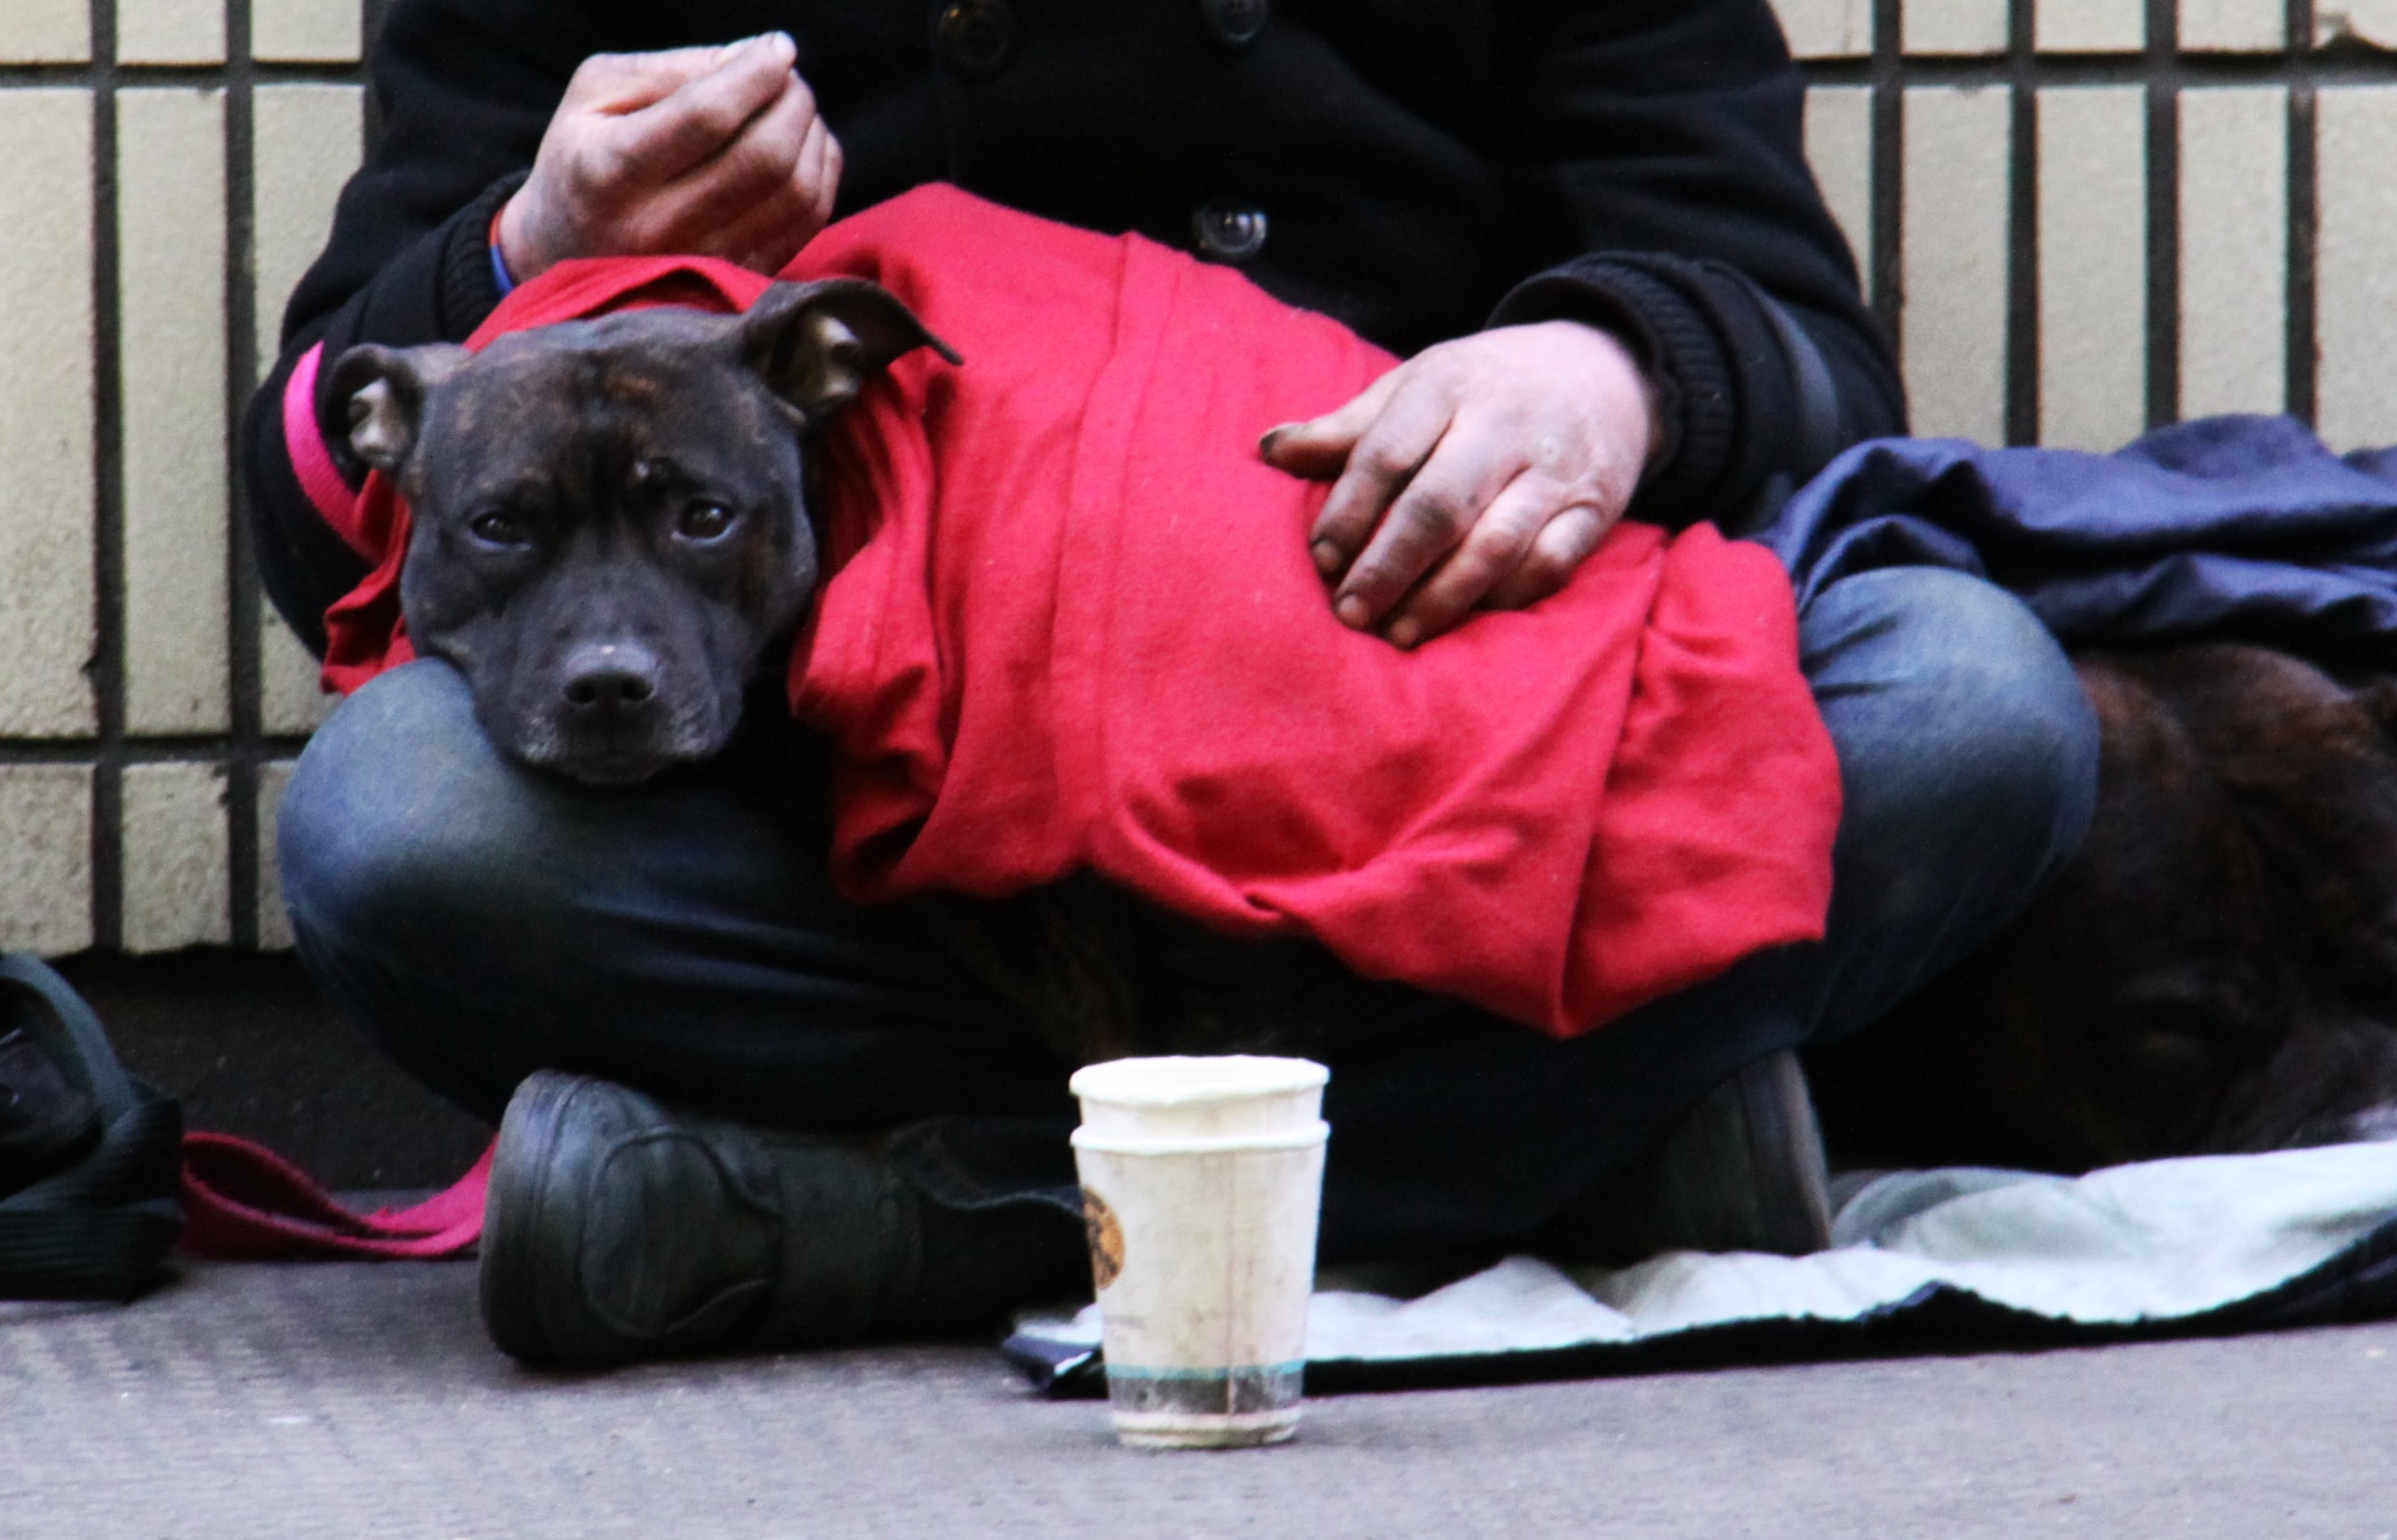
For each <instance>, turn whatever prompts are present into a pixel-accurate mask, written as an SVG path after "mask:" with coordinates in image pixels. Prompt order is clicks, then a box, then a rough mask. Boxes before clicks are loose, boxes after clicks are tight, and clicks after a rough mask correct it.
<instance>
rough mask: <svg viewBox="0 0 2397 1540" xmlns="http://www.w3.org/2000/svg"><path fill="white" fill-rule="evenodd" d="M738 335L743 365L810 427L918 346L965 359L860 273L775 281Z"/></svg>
mask: <svg viewBox="0 0 2397 1540" xmlns="http://www.w3.org/2000/svg"><path fill="white" fill-rule="evenodd" d="M738 335H739V338H740V347H741V362H742V363H743V364H745V365H748V366H749V367H750V368H752V369H754V370H756V371H757V373H758V375H759V377H760V378H762V379H764V380H765V382H766V388H767V389H768V390H770V391H772V392H774V393H775V394H776V395H778V396H780V397H781V398H782V399H783V400H784V401H786V402H788V403H790V405H791V406H793V407H795V408H796V409H798V411H799V414H800V416H801V417H802V418H804V419H806V421H807V423H808V425H809V426H811V427H813V426H818V425H821V424H822V423H823V422H824V421H825V420H826V419H828V418H830V417H831V416H832V415H833V414H834V413H836V412H838V411H839V410H840V409H841V408H843V407H845V406H847V405H848V404H849V403H850V402H852V401H854V400H856V399H857V398H858V392H859V391H862V390H864V389H865V383H866V381H868V380H870V379H872V378H873V377H874V376H875V375H877V374H880V373H881V372H882V371H883V370H884V369H885V368H888V367H889V366H890V363H891V361H892V360H893V359H896V358H899V357H901V356H903V355H905V354H908V353H912V352H913V351H914V350H915V349H917V348H919V347H928V348H931V349H932V350H933V351H934V352H936V353H938V354H940V356H941V357H942V358H944V359H947V360H948V361H949V362H950V363H951V364H962V363H964V362H965V361H964V360H963V359H961V358H959V357H958V356H957V352H956V350H955V349H953V348H951V347H950V346H949V344H947V343H946V342H943V341H941V340H940V338H937V337H935V336H933V335H932V333H931V332H929V331H927V330H925V328H924V323H923V322H921V321H919V320H917V319H916V318H915V312H914V311H911V310H909V309H908V308H907V307H906V306H905V305H903V304H901V303H900V302H899V299H898V296H896V295H894V294H892V293H891V292H890V291H889V290H888V289H886V288H884V287H883V286H882V285H881V284H869V283H867V282H866V281H865V280H863V279H861V278H831V279H825V280H823V281H822V282H820V283H814V284H775V285H774V286H773V287H771V288H769V289H767V290H766V292H765V293H763V294H761V295H759V296H758V297H757V303H756V304H754V305H752V306H750V307H749V311H748V313H747V314H745V315H743V316H742V317H741V325H740V331H739V334H738Z"/></svg>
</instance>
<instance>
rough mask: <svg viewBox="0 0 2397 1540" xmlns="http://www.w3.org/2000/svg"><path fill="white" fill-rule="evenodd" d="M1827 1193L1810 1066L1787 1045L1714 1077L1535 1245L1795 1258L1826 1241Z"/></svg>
mask: <svg viewBox="0 0 2397 1540" xmlns="http://www.w3.org/2000/svg"><path fill="white" fill-rule="evenodd" d="M1829 1191H1830V1183H1829V1176H1828V1173H1827V1171H1826V1169H1825V1166H1824V1160H1823V1136H1822V1131H1821V1130H1820V1128H1819V1127H1817V1126H1816V1124H1815V1121H1814V1102H1813V1098H1812V1097H1811V1095H1810V1094H1808V1092H1807V1086H1806V1071H1805V1070H1804V1069H1803V1068H1801V1067H1799V1064H1798V1056H1797V1055H1796V1054H1794V1053H1791V1052H1788V1051H1787V1050H1784V1051H1782V1052H1779V1053H1773V1054H1768V1055H1766V1056H1765V1057H1764V1058H1762V1059H1759V1060H1757V1062H1756V1063H1755V1064H1752V1065H1750V1066H1749V1067H1747V1068H1745V1069H1743V1070H1741V1071H1740V1072H1739V1073H1737V1074H1735V1075H1733V1076H1731V1077H1730V1079H1729V1080H1726V1081H1724V1082H1723V1083H1722V1084H1721V1085H1719V1086H1717V1087H1715V1089H1714V1090H1713V1091H1712V1092H1710V1093H1708V1094H1707V1095H1706V1096H1705V1098H1704V1099H1703V1100H1702V1101H1700V1102H1699V1103H1698V1105H1697V1106H1695V1107H1693V1108H1691V1109H1690V1110H1689V1112H1687V1113H1686V1114H1684V1115H1683V1116H1682V1119H1681V1121H1679V1122H1678V1123H1676V1124H1675V1126H1674V1129H1673V1131H1672V1132H1671V1133H1669V1134H1667V1135H1666V1136H1665V1138H1664V1141H1663V1142H1662V1143H1661V1144H1659V1145H1658V1146H1657V1147H1656V1148H1654V1149H1652V1150H1650V1151H1649V1152H1648V1154H1647V1155H1646V1156H1645V1157H1643V1158H1642V1159H1641V1160H1640V1161H1639V1163H1638V1164H1636V1165H1634V1166H1633V1167H1631V1169H1629V1170H1628V1171H1625V1172H1624V1173H1622V1174H1621V1175H1619V1176H1616V1177H1615V1178H1613V1179H1612V1180H1610V1181H1607V1182H1604V1183H1602V1184H1601V1185H1600V1186H1599V1187H1598V1188H1597V1189H1596V1190H1595V1191H1593V1192H1592V1193H1591V1194H1590V1195H1589V1196H1588V1197H1586V1198H1584V1199H1582V1200H1581V1201H1580V1202H1577V1203H1575V1204H1574V1205H1573V1207H1572V1208H1571V1209H1569V1210H1567V1211H1566V1213H1565V1214H1564V1215H1563V1216H1561V1217H1560V1218H1558V1219H1556V1220H1554V1221H1552V1222H1551V1223H1550V1224H1549V1225H1547V1226H1546V1227H1544V1228H1543V1229H1542V1230H1541V1232H1540V1233H1539V1236H1538V1237H1536V1241H1535V1244H1536V1245H1537V1247H1538V1249H1539V1250H1540V1251H1542V1252H1545V1253H1547V1254H1549V1255H1551V1256H1557V1257H1558V1258H1559V1259H1561V1260H1566V1261H1594V1262H1606V1263H1610V1264H1615V1265H1621V1264H1624V1263H1629V1262H1636V1261H1640V1260H1642V1259H1644V1258H1646V1257H1648V1256H1655V1255H1657V1254H1658V1253H1660V1252H1668V1251H1698V1252H1772V1253H1778V1254H1779V1255H1781V1256H1805V1255H1806V1254H1807V1253H1809V1252H1817V1251H1821V1250H1823V1249H1824V1248H1825V1247H1827V1246H1829V1245H1830V1244H1831V1202H1830V1197H1829Z"/></svg>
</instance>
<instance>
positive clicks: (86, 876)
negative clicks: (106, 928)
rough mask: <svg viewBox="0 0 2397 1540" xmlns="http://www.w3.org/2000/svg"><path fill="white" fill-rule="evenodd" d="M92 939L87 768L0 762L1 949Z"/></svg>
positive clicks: (81, 943)
mask: <svg viewBox="0 0 2397 1540" xmlns="http://www.w3.org/2000/svg"><path fill="white" fill-rule="evenodd" d="M91 944H92V770H91V768H90V767H89V766H85V765H6V766H0V949H4V950H9V951H25V952H40V953H44V954H48V955H52V956H55V955H56V954H58V953H61V952H79V951H81V950H82V949H84V948H85V947H88V946H90V945H91Z"/></svg>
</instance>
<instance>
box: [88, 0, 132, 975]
mask: <svg viewBox="0 0 2397 1540" xmlns="http://www.w3.org/2000/svg"><path fill="white" fill-rule="evenodd" d="M91 21H92V63H91V65H90V66H89V67H88V68H87V69H86V71H85V76H84V78H85V81H86V83H87V84H88V86H89V88H90V90H91V92H92V223H93V230H92V300H93V338H92V346H93V361H92V362H93V384H94V391H93V417H94V421H93V430H94V431H93V448H94V456H95V465H94V468H93V470H94V478H93V480H94V489H95V493H96V495H97V503H96V507H95V527H94V535H93V581H94V583H95V590H94V595H93V608H94V620H95V627H96V631H97V635H96V637H95V640H96V642H97V645H96V647H95V649H94V654H93V659H92V673H91V678H92V689H93V695H94V700H95V705H96V708H97V717H98V720H97V723H96V726H97V729H98V732H97V737H96V740H95V743H93V744H92V747H91V751H90V757H91V760H92V766H93V774H92V856H91V859H92V941H93V944H94V945H95V946H97V947H103V948H114V947H116V946H118V945H119V944H120V943H121V942H122V941H123V935H124V839H123V823H124V776H123V767H124V672H125V643H124V571H125V532H124V382H123V373H122V370H121V366H120V365H121V364H122V362H123V361H122V358H121V344H122V342H123V335H124V327H123V306H122V304H121V302H120V297H119V287H120V283H119V280H120V275H121V273H122V271H123V261H122V257H121V252H120V249H119V245H118V238H117V236H118V230H117V196H118V179H117V72H116V66H115V60H116V55H117V7H116V0H92V9H91Z"/></svg>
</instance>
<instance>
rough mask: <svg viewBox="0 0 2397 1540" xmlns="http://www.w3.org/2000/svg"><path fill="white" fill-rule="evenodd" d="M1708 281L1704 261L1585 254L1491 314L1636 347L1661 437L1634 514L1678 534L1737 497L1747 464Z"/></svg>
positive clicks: (1500, 320) (1519, 288) (1528, 284)
mask: <svg viewBox="0 0 2397 1540" xmlns="http://www.w3.org/2000/svg"><path fill="white" fill-rule="evenodd" d="M1702 276H1703V275H1702V274H1701V273H1700V272H1699V271H1698V269H1697V264H1694V263H1690V262H1684V261H1679V260H1677V259H1675V258H1671V257H1647V256H1629V255H1622V256H1617V255H1607V256H1598V257H1583V258H1581V259H1579V260H1577V261H1574V262H1570V263H1567V264H1566V265H1565V266H1563V267H1558V268H1551V269H1550V270H1549V271H1547V272H1545V273H1540V274H1538V275H1536V276H1535V277H1533V278H1530V279H1528V280H1526V281H1525V282H1523V283H1522V284H1518V285H1516V287H1515V288H1514V289H1513V291H1512V292H1511V293H1509V294H1508V295H1507V296H1506V298H1504V299H1502V300H1500V301H1499V302H1498V307H1497V309H1496V310H1495V311H1492V312H1491V315H1490V324H1491V325H1492V326H1515V325H1521V324H1524V323H1526V322H1532V321H1559V320H1569V321H1581V322H1584V323H1586V324H1588V325H1592V326H1596V327H1600V328H1603V329H1604V330H1606V331H1608V332H1611V333H1613V334H1614V335H1615V336H1616V337H1618V338H1621V340H1622V342H1623V345H1624V346H1626V347H1628V348H1629V349H1631V353H1632V356H1633V358H1634V359H1635V360H1636V361H1637V362H1638V363H1639V365H1640V367H1641V368H1642V369H1643V370H1645V371H1646V372H1647V374H1648V378H1649V380H1650V381H1652V382H1653V383H1654V385H1655V387H1656V400H1657V410H1658V412H1659V414H1660V415H1661V417H1662V419H1663V421H1662V424H1661V426H1662V428H1663V441H1662V443H1661V444H1660V445H1659V446H1658V448H1657V452H1656V456H1655V458H1654V459H1653V460H1651V461H1650V462H1649V464H1648V473H1647V474H1646V475H1644V476H1643V477H1642V478H1641V481H1640V487H1639V490H1638V491H1637V492H1636V493H1635V494H1634V495H1633V498H1632V502H1631V510H1630V511H1631V515H1632V517H1634V518H1637V519H1643V520H1647V521H1648V522H1651V523H1655V524H1662V525H1666V526H1668V527H1675V528H1677V527H1681V526H1684V525H1689V524H1694V523H1696V522H1697V521H1698V520H1700V519H1703V518H1707V517H1709V516H1710V515H1712V514H1713V513H1714V512H1715V511H1716V507H1717V504H1718V503H1730V502H1732V501H1735V500H1736V493H1735V492H1733V493H1731V495H1730V496H1726V495H1725V493H1726V489H1724V488H1723V482H1724V480H1725V477H1726V473H1728V472H1729V471H1730V469H1731V466H1732V463H1733V461H1734V460H1735V459H1738V458H1741V456H1740V455H1739V454H1738V452H1737V451H1738V449H1739V448H1740V445H1739V443H1738V439H1739V437H1740V434H1741V432H1742V429H1743V428H1744V427H1748V426H1749V424H1747V423H1745V422H1743V420H1742V419H1743V417H1744V416H1745V414H1743V413H1742V412H1741V410H1740V406H1741V402H1740V400H1739V398H1738V390H1737V385H1738V383H1739V382H1738V381H1737V379H1736V377H1735V375H1734V372H1733V369H1732V367H1731V361H1730V357H1729V356H1728V355H1729V353H1730V347H1729V346H1727V342H1728V339H1727V338H1724V337H1723V336H1722V335H1721V333H1720V332H1719V330H1718V325H1717V321H1718V317H1717V316H1716V315H1714V314H1712V313H1710V312H1711V311H1715V310H1716V308H1717V307H1715V306H1713V305H1709V304H1706V303H1705V300H1706V299H1709V298H1712V296H1706V295H1703V294H1702V293H1693V292H1692V289H1693V288H1694V287H1695V286H1696V284H1697V283H1699V282H1701V281H1702ZM1759 319H1760V318H1759ZM1766 345H1768V346H1769V345H1773V344H1772V343H1771V342H1769V341H1768V342H1767V343H1766Z"/></svg>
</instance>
